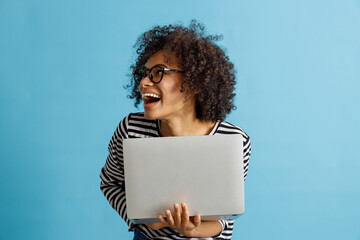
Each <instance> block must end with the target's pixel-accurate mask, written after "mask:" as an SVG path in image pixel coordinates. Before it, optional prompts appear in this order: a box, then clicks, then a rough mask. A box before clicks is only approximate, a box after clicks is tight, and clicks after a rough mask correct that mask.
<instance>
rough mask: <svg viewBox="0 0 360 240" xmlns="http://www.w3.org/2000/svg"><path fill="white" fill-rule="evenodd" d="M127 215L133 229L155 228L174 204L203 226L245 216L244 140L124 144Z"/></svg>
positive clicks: (214, 137) (215, 137) (189, 138)
mask: <svg viewBox="0 0 360 240" xmlns="http://www.w3.org/2000/svg"><path fill="white" fill-rule="evenodd" d="M123 150H124V169H125V189H126V190H125V192H126V205H127V215H128V218H129V219H130V221H132V222H133V223H135V224H141V223H152V222H159V220H158V218H157V216H158V214H161V215H163V216H164V217H165V210H166V209H169V210H171V212H173V209H174V207H173V206H174V203H178V204H179V205H180V203H182V202H185V203H186V204H187V206H188V210H189V215H190V216H195V215H196V214H199V215H200V216H201V218H202V220H217V219H234V218H236V217H238V216H239V215H241V214H242V213H243V212H244V182H243V179H244V178H243V172H244V165H243V138H242V136H241V135H239V134H234V135H206V136H185V137H156V138H131V139H125V140H124V143H123Z"/></svg>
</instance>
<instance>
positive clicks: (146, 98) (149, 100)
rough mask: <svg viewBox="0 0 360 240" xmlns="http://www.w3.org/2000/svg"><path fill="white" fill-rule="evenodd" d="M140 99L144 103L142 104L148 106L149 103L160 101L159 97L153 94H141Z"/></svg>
mask: <svg viewBox="0 0 360 240" xmlns="http://www.w3.org/2000/svg"><path fill="white" fill-rule="evenodd" d="M142 99H143V101H144V104H145V105H146V104H149V103H155V102H158V101H160V99H161V96H160V95H157V94H154V93H144V94H142Z"/></svg>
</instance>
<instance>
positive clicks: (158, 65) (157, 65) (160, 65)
mask: <svg viewBox="0 0 360 240" xmlns="http://www.w3.org/2000/svg"><path fill="white" fill-rule="evenodd" d="M144 67H145V68H147V67H146V66H144ZM153 67H165V68H168V67H167V66H166V65H165V64H162V63H160V64H155V65H154V66H152V67H149V68H147V69H150V68H153Z"/></svg>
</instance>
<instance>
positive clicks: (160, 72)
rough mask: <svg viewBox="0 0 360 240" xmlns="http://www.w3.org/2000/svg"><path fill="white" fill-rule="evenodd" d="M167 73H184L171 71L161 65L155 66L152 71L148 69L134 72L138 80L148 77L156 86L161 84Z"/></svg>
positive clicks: (144, 68)
mask: <svg viewBox="0 0 360 240" xmlns="http://www.w3.org/2000/svg"><path fill="white" fill-rule="evenodd" d="M165 71H170V72H179V73H183V72H184V71H181V70H175V69H170V68H166V67H162V66H159V65H155V66H153V67H152V68H150V69H148V68H146V67H143V68H140V69H136V70H135V71H134V72H133V75H134V78H135V79H136V80H142V79H144V78H146V76H149V79H150V81H152V82H153V83H155V84H156V83H159V82H160V81H161V80H162V79H163V77H164V72H165Z"/></svg>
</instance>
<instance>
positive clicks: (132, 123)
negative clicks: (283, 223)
mask: <svg viewBox="0 0 360 240" xmlns="http://www.w3.org/2000/svg"><path fill="white" fill-rule="evenodd" d="M219 134H241V135H242V136H243V139H244V142H243V144H244V155H243V156H244V157H243V162H244V180H245V178H246V175H247V170H248V165H249V157H250V154H251V146H250V138H249V136H248V135H247V134H246V133H245V132H244V131H243V130H242V129H241V128H239V127H237V126H235V125H232V124H230V123H228V122H226V121H218V122H216V124H215V126H214V128H213V129H212V131H211V133H210V134H209V135H219ZM149 137H162V134H161V132H160V122H159V120H149V119H145V117H144V113H131V114H129V115H128V116H127V117H125V118H124V119H123V120H122V121H121V122H120V124H119V125H118V127H117V128H116V130H115V132H114V135H113V136H112V138H111V140H110V143H109V147H108V150H109V155H108V157H107V160H106V163H105V165H104V167H103V168H102V170H101V173H100V177H101V184H100V189H101V191H102V192H103V194H104V195H105V197H106V198H107V200H108V201H109V203H110V205H111V206H112V207H113V208H114V209H115V210H116V211H117V212H118V213H119V215H120V216H121V217H122V218H123V219H124V220H125V222H126V223H127V225H128V226H129V230H130V231H133V230H134V229H135V228H136V229H138V230H140V231H141V232H142V233H143V234H144V235H145V236H146V237H147V238H148V239H164V240H165V239H189V237H185V236H182V235H181V234H179V233H177V232H176V231H175V230H173V229H171V228H168V227H167V228H162V229H159V230H156V231H155V230H152V229H151V228H149V227H147V226H146V225H143V224H133V223H132V222H130V220H129V218H128V217H127V212H126V197H125V183H124V162H123V148H122V142H123V139H126V138H149ZM219 222H220V224H221V226H222V231H221V232H220V233H219V235H217V236H214V237H212V238H200V239H230V238H231V236H232V232H233V224H234V220H219ZM195 239H196V238H195Z"/></svg>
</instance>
